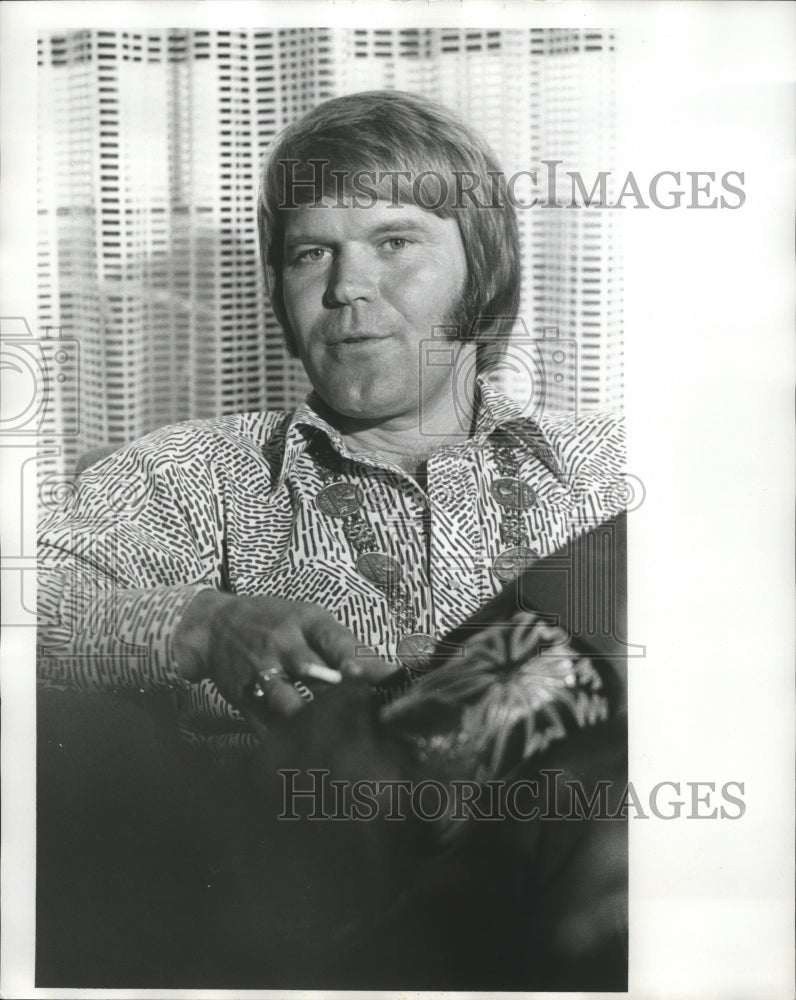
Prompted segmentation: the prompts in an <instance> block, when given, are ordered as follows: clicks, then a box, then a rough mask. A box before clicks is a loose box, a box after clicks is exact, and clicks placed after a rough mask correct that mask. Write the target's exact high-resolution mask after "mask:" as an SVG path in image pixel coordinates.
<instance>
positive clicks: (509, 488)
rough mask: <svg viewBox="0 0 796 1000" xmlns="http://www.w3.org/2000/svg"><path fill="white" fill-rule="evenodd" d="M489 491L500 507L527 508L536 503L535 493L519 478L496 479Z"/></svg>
mask: <svg viewBox="0 0 796 1000" xmlns="http://www.w3.org/2000/svg"><path fill="white" fill-rule="evenodd" d="M489 492H490V493H491V494H492V496H493V497H494V498H495V500H497V502H498V503H499V504H500V505H501V506H502V507H511V508H513V509H514V510H527V509H528V508H529V507H532V506H533V505H534V504H535V503H536V493H535V491H534V490H533V489H532V488H531V487H530V486H529V485H528V484H527V483H524V482H523V481H522V480H521V479H508V478H503V479H496V480H495V481H494V482H493V483H492V485H491V486H490V487H489Z"/></svg>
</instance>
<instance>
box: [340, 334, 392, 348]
mask: <svg viewBox="0 0 796 1000" xmlns="http://www.w3.org/2000/svg"><path fill="white" fill-rule="evenodd" d="M387 337H388V334H383V333H352V334H349V335H348V336H346V337H334V338H333V339H332V340H331V341H330V342H329V343H330V345H331V346H332V347H340V346H342V345H347V346H351V345H355V344H370V343H373V342H375V341H378V340H386V339H387Z"/></svg>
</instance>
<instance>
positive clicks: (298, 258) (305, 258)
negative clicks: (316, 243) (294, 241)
mask: <svg viewBox="0 0 796 1000" xmlns="http://www.w3.org/2000/svg"><path fill="white" fill-rule="evenodd" d="M329 252H330V251H329V250H327V249H325V247H309V248H308V249H306V250H300V251H299V252H298V253H297V254H296V255H295V257H294V258H293V260H294V262H295V263H297V264H316V263H318V261H321V260H324V258H325V257H326V255H327V254H328V253H329Z"/></svg>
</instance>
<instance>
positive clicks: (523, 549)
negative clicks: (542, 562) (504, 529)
mask: <svg viewBox="0 0 796 1000" xmlns="http://www.w3.org/2000/svg"><path fill="white" fill-rule="evenodd" d="M538 558H539V553H538V552H536V551H535V550H534V549H529V548H528V546H527V545H515V546H513V547H512V548H510V549H504V550H503V552H501V553H500V554H499V555H498V556H497V558H496V559H495V561H494V562H493V563H492V569H493V571H494V574H495V576H496V577H497V578H498V580H501V581H502V582H503V583H511V581H512V580H516V579H517V577H518V576H519V575H520V573H522V572H523V570H526V569H528V567H529V566H532V565H533V564H534V563H535V562H536V560H537V559H538Z"/></svg>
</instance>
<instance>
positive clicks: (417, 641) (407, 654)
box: [398, 632, 437, 670]
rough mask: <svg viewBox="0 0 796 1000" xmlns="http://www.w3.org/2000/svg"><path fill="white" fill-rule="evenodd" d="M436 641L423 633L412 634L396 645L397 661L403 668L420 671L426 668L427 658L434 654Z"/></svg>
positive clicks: (431, 636)
mask: <svg viewBox="0 0 796 1000" xmlns="http://www.w3.org/2000/svg"><path fill="white" fill-rule="evenodd" d="M436 645H437V640H436V639H435V638H434V636H433V635H426V634H425V633H424V632H412V633H411V635H405V636H403V638H402V639H401V640H400V642H399V643H398V659H399V660H400V661H401V663H403V665H404V666H405V667H409V668H410V669H412V670H422V669H423V667H427V666H428V658H429V657H430V656H431V654H432V653H433V652H434V647H435V646H436Z"/></svg>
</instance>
